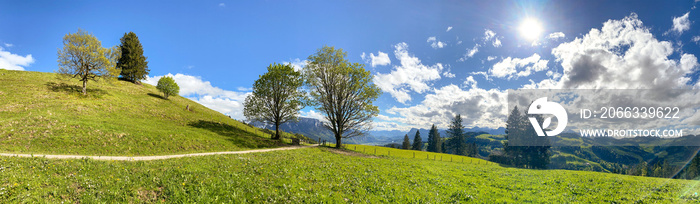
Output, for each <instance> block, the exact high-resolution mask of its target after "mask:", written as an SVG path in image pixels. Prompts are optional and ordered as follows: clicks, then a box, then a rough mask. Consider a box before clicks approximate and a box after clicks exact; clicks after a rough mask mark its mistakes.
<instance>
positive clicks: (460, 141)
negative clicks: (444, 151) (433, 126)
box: [447, 114, 468, 155]
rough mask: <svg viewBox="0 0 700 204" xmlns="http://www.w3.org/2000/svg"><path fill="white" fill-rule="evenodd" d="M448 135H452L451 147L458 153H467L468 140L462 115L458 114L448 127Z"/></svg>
mask: <svg viewBox="0 0 700 204" xmlns="http://www.w3.org/2000/svg"><path fill="white" fill-rule="evenodd" d="M447 135H448V136H450V140H449V143H450V144H449V147H450V148H451V149H452V150H453V153H454V154H456V155H467V154H468V152H467V141H466V137H465V135H464V126H463V125H462V116H461V115H460V114H457V115H456V116H455V118H454V119H452V122H451V123H450V127H449V128H448V129H447Z"/></svg>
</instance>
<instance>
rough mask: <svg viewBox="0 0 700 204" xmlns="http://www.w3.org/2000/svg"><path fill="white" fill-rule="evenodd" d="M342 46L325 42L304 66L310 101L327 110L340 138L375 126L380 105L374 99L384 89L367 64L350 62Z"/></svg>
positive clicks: (334, 132)
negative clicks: (333, 45)
mask: <svg viewBox="0 0 700 204" xmlns="http://www.w3.org/2000/svg"><path fill="white" fill-rule="evenodd" d="M346 56H347V53H345V52H344V51H343V50H342V49H335V48H334V47H328V46H323V47H322V48H321V49H319V50H318V52H316V53H315V54H313V55H311V56H309V58H308V59H309V63H308V64H307V65H306V66H305V67H304V76H305V78H306V86H307V87H308V90H309V91H310V92H309V95H310V101H309V102H310V104H311V105H313V106H316V109H317V110H319V111H320V112H321V113H323V114H324V118H325V119H326V120H327V122H326V123H325V126H326V127H327V128H328V129H330V130H331V131H332V132H333V134H334V136H335V141H336V148H340V147H341V145H342V142H341V139H343V138H350V137H356V136H362V135H364V134H365V133H366V132H367V131H369V130H370V128H371V123H372V118H373V117H375V116H377V115H378V114H379V109H378V108H377V106H375V105H373V104H372V103H373V102H374V100H376V99H377V97H379V95H381V90H380V89H379V88H378V87H377V86H376V85H375V84H373V83H372V75H371V73H370V72H369V71H367V70H365V68H364V64H359V63H350V62H348V61H347V60H346V59H345V57H346Z"/></svg>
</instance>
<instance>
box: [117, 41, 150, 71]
mask: <svg viewBox="0 0 700 204" xmlns="http://www.w3.org/2000/svg"><path fill="white" fill-rule="evenodd" d="M120 41H121V44H120V45H119V50H121V57H119V60H118V61H117V68H119V69H121V73H120V75H121V76H122V77H123V78H124V79H126V80H129V81H131V82H134V83H138V82H139V81H140V80H143V79H146V76H148V72H149V71H150V70H149V69H148V61H146V59H148V58H147V57H146V56H143V46H141V42H140V41H139V37H138V36H136V34H134V32H129V33H124V36H123V37H122V38H121V39H120Z"/></svg>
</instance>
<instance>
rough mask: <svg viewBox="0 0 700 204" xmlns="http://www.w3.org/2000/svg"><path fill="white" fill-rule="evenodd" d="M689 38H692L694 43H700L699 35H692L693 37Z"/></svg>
mask: <svg viewBox="0 0 700 204" xmlns="http://www.w3.org/2000/svg"><path fill="white" fill-rule="evenodd" d="M690 40H692V41H693V42H695V43H700V35H698V36H693V38H692V39H690Z"/></svg>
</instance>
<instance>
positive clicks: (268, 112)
mask: <svg viewBox="0 0 700 204" xmlns="http://www.w3.org/2000/svg"><path fill="white" fill-rule="evenodd" d="M302 85H303V80H302V75H301V73H300V72H298V71H295V70H294V68H293V67H292V65H291V64H286V65H282V64H277V63H274V64H271V65H270V66H268V67H267V73H265V74H263V75H262V76H260V78H259V79H258V80H255V83H254V84H253V94H251V95H248V97H246V99H245V102H244V109H243V114H244V115H245V117H246V118H248V120H251V121H260V122H264V123H272V124H274V125H275V136H274V137H273V139H279V138H280V131H279V126H280V125H282V124H283V123H286V122H287V121H292V120H297V119H298V116H299V110H301V109H302V108H304V100H305V93H304V92H303V91H302V90H301V86H302Z"/></svg>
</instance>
